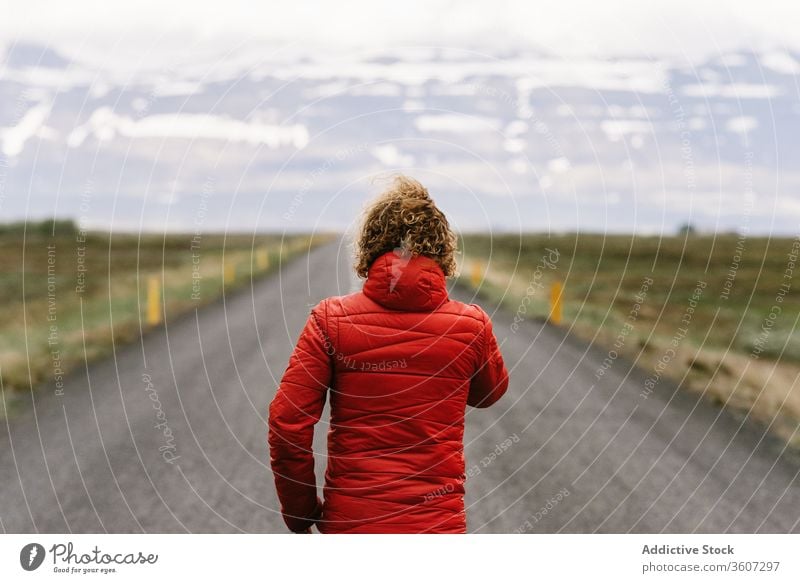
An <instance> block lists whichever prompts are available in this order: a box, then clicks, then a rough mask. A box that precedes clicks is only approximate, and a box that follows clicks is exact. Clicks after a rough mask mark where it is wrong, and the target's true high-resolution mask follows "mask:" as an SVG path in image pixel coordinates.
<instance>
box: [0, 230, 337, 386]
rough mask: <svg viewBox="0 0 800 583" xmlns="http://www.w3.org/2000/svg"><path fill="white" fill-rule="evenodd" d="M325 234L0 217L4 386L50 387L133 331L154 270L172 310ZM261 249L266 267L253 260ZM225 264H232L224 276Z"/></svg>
mask: <svg viewBox="0 0 800 583" xmlns="http://www.w3.org/2000/svg"><path fill="white" fill-rule="evenodd" d="M325 239H326V238H325V237H318V238H315V239H314V240H313V241H312V239H311V238H310V237H308V236H305V235H293V236H289V237H286V238H282V237H281V236H279V235H276V236H269V235H264V236H261V235H259V236H257V237H255V238H254V237H253V236H251V235H233V236H230V235H228V236H223V235H203V236H202V237H201V238H200V239H194V240H193V237H192V235H169V236H166V237H165V236H162V235H143V236H138V235H131V234H114V235H111V234H109V233H103V232H90V233H82V232H79V231H78V230H76V228H75V227H74V226H73V225H72V224H71V223H57V224H56V225H53V223H52V222H48V223H43V224H34V225H31V224H29V225H27V228H25V229H24V232H23V226H22V225H11V226H8V225H6V226H4V227H3V226H0V274H1V275H0V322H2V324H0V382H2V388H3V392H4V394H5V395H6V396H11V397H12V398H13V396H14V395H15V394H20V393H21V392H23V391H26V390H29V389H31V388H32V387H36V386H38V385H46V386H49V387H50V388H51V389H53V390H55V389H56V388H57V381H58V378H57V377H58V376H59V375H61V374H64V375H66V374H68V373H69V372H70V371H71V370H73V369H74V368H75V367H76V366H80V365H83V363H84V362H86V361H92V360H95V359H98V358H102V357H104V356H107V355H108V354H109V353H110V352H111V350H112V346H113V344H114V343H117V344H120V343H126V342H130V341H131V340H134V339H136V338H138V337H139V335H140V334H141V333H142V332H143V331H145V330H146V329H147V328H148V327H149V325H148V322H147V319H146V308H147V282H148V280H149V279H151V278H153V277H155V278H157V279H158V281H159V282H161V284H162V290H163V310H164V313H165V315H166V318H167V319H170V318H174V317H176V316H178V315H179V314H181V313H183V312H185V311H186V310H190V309H193V308H196V307H198V306H201V305H203V304H206V303H208V302H211V301H213V300H215V299H216V298H217V297H219V296H220V295H221V294H222V292H223V287H224V289H225V290H226V292H229V291H232V290H234V289H235V288H238V287H241V286H243V285H249V283H250V282H251V279H252V278H253V277H260V276H261V275H263V274H265V273H266V272H268V271H270V270H273V269H276V268H277V267H278V266H279V265H280V264H281V262H282V261H285V260H287V259H288V258H290V257H291V256H292V255H295V254H299V253H303V252H304V251H305V250H307V249H308V248H309V246H310V245H313V244H317V243H319V242H322V241H323V240H325ZM264 252H266V254H267V257H268V261H269V266H268V267H266V268H265V267H264V266H263V265H259V258H260V257H263V253H264ZM259 253H261V255H259ZM225 265H227V266H232V267H233V271H230V272H229V280H228V281H225V280H224V273H225V267H224V266H225ZM84 267H85V269H84ZM231 275H233V277H232V278H231V277H230V276H231ZM198 276H199V278H198ZM81 277H83V278H84V279H83V280H81ZM198 281H199V282H200V283H199V286H198V285H197V282H198ZM82 283H83V288H82V289H80V286H81V284H82Z"/></svg>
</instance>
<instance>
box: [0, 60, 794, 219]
mask: <svg viewBox="0 0 800 583" xmlns="http://www.w3.org/2000/svg"><path fill="white" fill-rule="evenodd" d="M798 83H800V58H799V57H798V56H797V55H794V54H791V53H788V52H782V51H775V52H766V53H760V54H755V53H734V54H728V55H724V56H721V57H718V58H715V59H713V60H710V61H708V62H705V63H703V64H702V65H700V66H695V67H688V66H686V65H682V64H679V63H677V62H675V61H671V60H667V59H664V60H652V59H602V60H601V59H587V58H584V59H562V58H557V57H552V56H548V55H545V54H540V53H525V52H515V53H509V54H503V55H485V54H481V53H477V52H474V53H473V52H468V51H456V50H442V49H404V50H396V49H395V50H385V51H377V50H376V51H371V52H360V53H354V52H350V53H338V54H320V53H304V52H303V51H299V50H294V51H287V50H272V49H269V48H264V49H263V50H261V51H258V52H253V51H252V49H250V50H249V51H248V52H246V53H245V52H242V53H234V54H228V55H218V56H215V57H209V58H207V59H204V60H195V61H193V62H191V63H188V62H187V63H183V64H180V65H176V64H174V63H172V64H170V65H168V66H165V67H164V68H162V69H152V68H150V69H146V70H144V69H142V70H140V69H136V68H135V67H133V68H119V67H118V68H112V67H103V66H100V65H95V64H92V65H89V64H86V63H81V62H76V61H74V60H71V59H68V58H66V57H64V56H62V55H60V54H59V53H58V52H57V51H56V50H54V49H52V48H46V47H41V46H36V45H25V44H15V45H14V46H13V47H9V48H8V49H7V50H6V52H5V57H4V58H3V60H2V64H0V104H2V105H0V217H2V219H15V218H23V217H47V216H52V215H53V213H55V214H57V215H59V216H65V217H74V218H76V219H78V220H82V221H85V222H86V224H89V225H95V226H113V227H114V228H121V229H122V228H124V229H137V228H140V227H142V228H145V229H148V230H161V229H163V228H169V229H192V230H193V229H209V230H210V229H221V228H228V229H236V230H239V229H246V230H250V229H253V228H260V229H279V230H282V229H291V230H293V229H309V228H343V227H346V226H347V225H348V224H350V223H351V221H352V220H353V218H354V215H355V214H356V212H357V211H358V210H359V208H360V207H361V205H362V204H363V201H364V200H365V198H366V197H367V196H368V195H370V194H372V193H374V192H375V191H376V190H378V189H379V188H380V185H379V184H374V183H373V178H374V177H375V176H376V175H377V174H379V173H381V172H385V171H395V170H400V171H405V172H408V173H410V174H412V175H415V176H418V177H419V178H420V179H422V180H423V181H424V182H426V183H427V184H428V185H429V186H430V190H431V192H432V193H433V194H434V196H435V197H436V198H437V199H438V200H439V201H440V202H441V204H442V206H444V207H445V209H446V210H447V211H448V213H449V214H450V215H451V217H452V218H453V221H454V222H455V223H456V225H457V226H458V227H459V228H461V229H465V230H473V229H487V228H493V229H502V230H519V229H524V230H546V229H554V230H569V229H576V228H582V229H591V230H604V229H608V230H613V231H618V230H630V229H637V230H640V231H653V232H658V231H662V230H663V231H667V232H671V231H673V230H674V229H675V227H676V226H677V225H678V224H680V223H684V222H687V221H691V222H693V223H695V224H697V225H698V226H699V227H701V228H704V229H714V230H732V229H743V228H747V229H750V230H751V231H762V232H766V231H780V232H787V233H788V232H795V231H797V228H798V225H799V224H800V170H798V168H797V164H796V161H797V160H800V85H799V84H798Z"/></svg>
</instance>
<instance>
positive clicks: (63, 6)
mask: <svg viewBox="0 0 800 583" xmlns="http://www.w3.org/2000/svg"><path fill="white" fill-rule="evenodd" d="M0 13H2V15H3V16H2V18H0V41H2V42H6V43H7V42H13V41H14V40H18V39H26V40H36V41H38V42H42V43H52V44H54V45H56V46H58V47H60V48H62V47H63V48H64V49H65V50H67V52H71V53H73V54H80V53H89V54H95V55H96V54H97V52H98V51H97V49H98V48H104V49H105V50H106V51H108V49H109V48H110V47H113V53H114V54H115V55H117V56H119V58H123V57H125V56H126V55H128V56H129V55H136V54H138V55H142V54H143V53H148V54H150V53H154V55H157V57H155V56H154V58H158V59H161V60H163V59H164V58H168V55H169V54H170V52H171V51H179V50H180V49H181V47H182V46H185V43H186V42H187V41H202V43H203V45H204V46H205V47H214V50H218V51H226V50H230V49H231V48H233V47H235V46H237V45H238V44H239V43H241V42H242V41H243V40H245V41H251V42H267V43H275V44H298V45H302V46H307V47H311V46H324V47H328V48H331V49H351V48H359V47H365V46H376V45H382V46H385V45H389V46H403V45H419V44H428V45H434V46H458V47H465V46H466V47H471V48H478V49H480V48H484V49H488V50H491V51H493V52H496V51H503V50H514V49H533V50H543V51H547V52H549V53H552V54H556V55H569V56H577V55H594V56H601V55H605V56H620V55H637V56H646V55H671V56H676V57H679V58H686V59H688V60H690V61H693V60H696V59H702V58H705V57H707V56H708V55H713V54H717V53H720V52H724V51H729V50H737V49H742V48H753V49H755V50H762V49H764V48H767V47H773V46H776V45H777V46H784V47H788V48H794V49H798V50H800V35H798V34H797V25H796V23H798V22H800V3H798V2H792V1H783V2H781V1H776V0H761V1H759V2H757V3H754V2H745V1H742V0H726V1H720V0H713V1H712V0H673V1H671V2H660V3H654V2H642V1H641V0H637V1H632V0H604V1H603V2H597V1H592V0H590V1H574V0H572V1H570V0H557V1H552V0H546V1H543V2H529V1H514V0H494V1H492V2H486V1H483V2H477V1H474V0H458V1H453V0H424V1H420V0H402V1H397V2H375V1H365V0H356V1H350V2H330V1H326V0H293V1H292V2H250V1H244V0H227V1H226V2H224V3H220V2H218V1H217V2H212V1H208V0H192V1H187V0H175V1H170V2H164V1H163V0H160V1H159V0H140V1H137V2H117V1H109V0H70V1H69V2H63V1H58V0H24V1H22V0H17V1H14V2H9V1H7V0H4V1H2V2H0ZM154 47H158V51H153V50H152V49H153V48H154Z"/></svg>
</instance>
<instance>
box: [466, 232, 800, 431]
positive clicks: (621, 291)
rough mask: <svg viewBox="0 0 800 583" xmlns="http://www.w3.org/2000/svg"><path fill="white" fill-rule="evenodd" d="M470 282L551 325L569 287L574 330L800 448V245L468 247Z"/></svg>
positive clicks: (491, 241)
mask: <svg viewBox="0 0 800 583" xmlns="http://www.w3.org/2000/svg"><path fill="white" fill-rule="evenodd" d="M462 243H463V246H462V249H463V251H464V260H463V263H462V269H461V271H462V274H461V278H462V280H463V281H464V282H465V283H466V284H467V285H471V286H473V287H476V288H477V289H478V290H479V293H480V294H482V295H485V296H486V297H488V298H490V299H492V300H494V301H499V302H501V303H502V304H503V305H504V306H506V307H507V308H508V309H509V310H512V311H514V312H515V320H516V321H517V322H521V321H523V320H525V319H527V318H537V317H547V316H548V313H549V309H550V308H549V295H550V287H551V284H552V283H553V282H555V281H560V282H562V283H563V292H562V302H563V323H562V325H563V326H567V327H569V328H570V329H571V330H572V331H573V332H574V333H576V334H577V335H578V336H580V337H583V338H584V339H586V340H590V341H592V342H595V343H597V344H598V345H600V346H604V347H605V348H606V349H608V355H609V356H608V358H607V359H606V361H605V362H604V368H603V369H601V370H599V371H598V372H597V375H596V376H597V377H598V378H600V377H602V376H603V375H605V374H608V370H609V369H611V368H614V367H619V368H621V367H622V365H621V364H620V363H619V362H618V358H619V357H620V356H625V357H626V358H627V359H629V360H632V361H634V362H636V363H637V364H638V365H639V366H640V367H641V368H642V369H644V371H645V372H646V373H650V374H649V376H648V380H647V383H645V385H646V386H643V388H642V390H643V395H647V394H648V391H654V390H656V391H657V390H659V382H660V379H661V378H662V377H669V378H671V379H673V380H674V381H677V382H679V383H680V384H681V385H682V386H683V387H685V388H687V389H689V390H694V391H701V392H703V393H704V394H705V396H706V397H708V398H709V399H710V400H712V401H714V402H715V403H717V404H719V405H723V406H727V407H729V408H731V409H732V410H734V411H737V412H739V413H744V414H749V415H750V416H752V417H754V418H756V419H758V420H759V421H761V422H763V423H766V424H768V425H770V426H771V429H772V430H773V431H775V432H777V433H778V434H780V435H781V436H782V437H784V438H785V439H786V440H787V441H789V442H790V443H792V444H793V445H794V446H800V432H798V422H800V381H799V380H798V377H799V376H800V333H799V332H798V317H799V316H800V266H796V262H797V259H798V252H800V240H797V239H781V238H772V239H768V238H748V237H743V236H738V235H735V234H734V235H724V236H719V235H718V236H716V237H712V236H699V235H688V236H676V237H667V238H664V237H645V236H633V235H613V236H604V235H595V234H579V235H578V234H565V235H558V236H546V235H524V236H519V235H513V236H512V235H508V236H499V237H498V236H489V235H468V236H465V237H464V239H463V241H462Z"/></svg>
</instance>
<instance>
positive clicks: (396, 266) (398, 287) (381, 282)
mask: <svg viewBox="0 0 800 583" xmlns="http://www.w3.org/2000/svg"><path fill="white" fill-rule="evenodd" d="M364 295H366V296H367V297H368V298H369V299H371V300H372V301H374V302H377V303H378V304H380V305H382V306H384V307H386V308H389V309H391V310H403V311H407V312H430V311H433V310H435V309H436V308H438V307H439V306H441V305H442V304H443V303H445V302H446V301H448V299H449V298H448V297H447V285H446V282H445V277H444V273H443V272H442V268H441V267H439V264H438V263H436V261H434V260H433V259H431V258H429V257H425V256H422V255H406V254H404V253H401V252H399V251H389V252H388V253H384V254H383V255H381V256H380V257H378V258H377V259H376V260H375V261H374V262H373V263H372V265H371V266H370V268H369V274H368V276H367V281H366V282H365V283H364Z"/></svg>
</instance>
